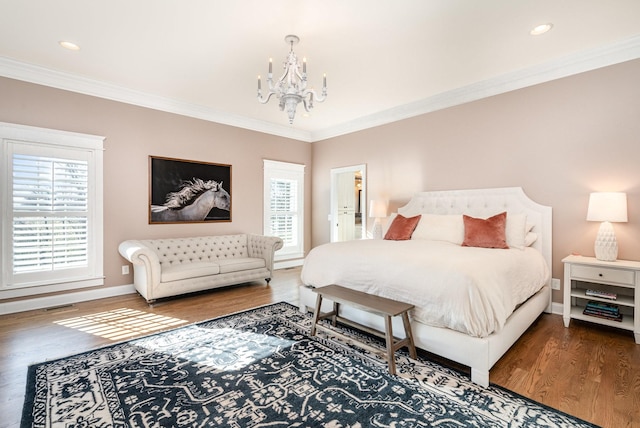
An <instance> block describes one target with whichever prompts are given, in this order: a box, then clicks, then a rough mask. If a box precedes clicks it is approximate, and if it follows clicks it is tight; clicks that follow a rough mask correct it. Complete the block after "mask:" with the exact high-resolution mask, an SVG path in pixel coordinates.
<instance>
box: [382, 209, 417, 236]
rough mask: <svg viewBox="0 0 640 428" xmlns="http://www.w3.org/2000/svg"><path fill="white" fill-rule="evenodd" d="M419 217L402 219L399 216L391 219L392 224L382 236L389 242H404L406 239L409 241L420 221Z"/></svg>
mask: <svg viewBox="0 0 640 428" xmlns="http://www.w3.org/2000/svg"><path fill="white" fill-rule="evenodd" d="M420 217H422V216H421V215H417V216H415V217H409V218H407V217H403V216H401V215H400V214H398V215H397V216H396V218H394V219H393V223H391V226H390V227H389V230H387V233H386V234H385V235H384V239H387V240H391V241H406V240H407V239H411V235H412V234H413V231H414V230H415V228H416V226H417V225H418V222H419V221H420Z"/></svg>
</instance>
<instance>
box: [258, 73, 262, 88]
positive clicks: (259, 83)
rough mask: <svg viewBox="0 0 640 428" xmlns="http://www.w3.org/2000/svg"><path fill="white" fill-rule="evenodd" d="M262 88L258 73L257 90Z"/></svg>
mask: <svg viewBox="0 0 640 428" xmlns="http://www.w3.org/2000/svg"><path fill="white" fill-rule="evenodd" d="M260 89H262V84H261V82H260V75H258V90H260Z"/></svg>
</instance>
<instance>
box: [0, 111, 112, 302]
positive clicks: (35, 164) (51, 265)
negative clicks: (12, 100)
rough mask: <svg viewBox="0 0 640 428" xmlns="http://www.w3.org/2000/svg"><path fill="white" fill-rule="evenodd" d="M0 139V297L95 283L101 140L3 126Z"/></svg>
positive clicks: (98, 277)
mask: <svg viewBox="0 0 640 428" xmlns="http://www.w3.org/2000/svg"><path fill="white" fill-rule="evenodd" d="M0 138H1V139H2V177H3V180H2V183H3V185H2V189H1V191H2V196H1V198H2V202H3V211H4V212H3V216H2V264H3V266H2V267H3V269H2V272H3V274H2V287H1V289H0V292H1V294H0V297H16V296H24V295H31V294H38V293H48V292H51V291H61V290H68V289H73V288H80V287H88V286H95V285H102V284H103V269H102V209H101V207H102V138H101V137H95V136H89V135H83V134H75V133H67V132H61V131H55V130H47V129H41V128H33V127H25V126H20V125H11V124H3V123H0Z"/></svg>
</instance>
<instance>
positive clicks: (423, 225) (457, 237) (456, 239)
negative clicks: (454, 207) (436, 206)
mask: <svg viewBox="0 0 640 428" xmlns="http://www.w3.org/2000/svg"><path fill="white" fill-rule="evenodd" d="M411 239H428V240H431V241H447V242H451V243H453V244H457V245H462V241H464V222H463V221H462V215H460V214H451V215H437V214H422V218H421V219H420V222H418V226H417V227H416V230H414V231H413V235H411Z"/></svg>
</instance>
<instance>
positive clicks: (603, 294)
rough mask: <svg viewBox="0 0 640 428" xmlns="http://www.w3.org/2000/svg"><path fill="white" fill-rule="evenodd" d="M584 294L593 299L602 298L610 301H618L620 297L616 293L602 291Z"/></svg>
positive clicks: (586, 291) (588, 291)
mask: <svg viewBox="0 0 640 428" xmlns="http://www.w3.org/2000/svg"><path fill="white" fill-rule="evenodd" d="M584 294H586V295H587V296H592V297H600V298H603V299H609V300H616V299H617V298H618V295H617V294H616V293H610V292H608V291H601V290H590V289H587V290H584Z"/></svg>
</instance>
